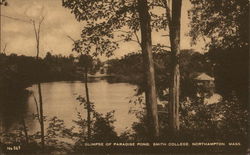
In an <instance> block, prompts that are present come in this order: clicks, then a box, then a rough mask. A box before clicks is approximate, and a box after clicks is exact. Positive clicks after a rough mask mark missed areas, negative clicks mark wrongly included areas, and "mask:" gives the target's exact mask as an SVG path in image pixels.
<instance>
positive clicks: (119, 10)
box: [63, 0, 159, 137]
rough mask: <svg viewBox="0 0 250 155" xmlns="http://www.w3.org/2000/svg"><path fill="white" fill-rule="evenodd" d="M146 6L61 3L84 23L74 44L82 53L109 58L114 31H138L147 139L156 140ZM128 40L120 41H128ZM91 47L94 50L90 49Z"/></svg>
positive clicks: (65, 0) (140, 3) (134, 3)
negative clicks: (91, 52) (141, 56)
mask: <svg viewBox="0 0 250 155" xmlns="http://www.w3.org/2000/svg"><path fill="white" fill-rule="evenodd" d="M147 3H148V2H147V1H141V0H138V1H130V2H129V1H118V2H113V1H88V0H85V1H82V3H79V2H78V1H76V0H73V1H70V0H63V5H64V6H65V7H67V8H70V9H71V10H72V12H73V13H74V14H75V16H76V19H77V20H79V21H85V22H86V23H87V24H86V27H85V28H84V30H83V31H82V39H81V40H80V41H79V42H78V44H81V45H82V46H81V48H80V49H81V50H83V51H84V50H87V51H91V49H92V51H94V54H95V55H97V54H104V53H105V54H106V55H108V56H109V55H110V54H112V53H113V51H114V50H115V49H116V48H117V47H118V44H117V42H116V41H114V40H113V39H114V32H115V31H116V30H118V31H121V30H122V29H123V28H126V29H128V28H129V30H130V31H132V34H133V33H136V32H137V31H138V30H141V39H142V43H141V45H142V52H143V57H144V58H143V60H144V61H143V64H144V66H145V71H144V72H145V75H146V77H145V78H146V80H145V86H146V91H145V94H146V98H147V99H146V102H147V104H146V105H147V107H148V108H147V114H148V116H149V117H148V118H150V119H149V121H148V122H149V123H148V124H149V126H148V130H149V132H150V133H149V135H150V136H149V137H157V136H158V135H159V125H158V116H157V102H156V101H157V100H156V90H155V82H154V80H155V77H154V65H153V60H152V58H153V57H152V47H151V46H152V43H151V27H150V15H149V8H148V5H147ZM138 13H139V14H138ZM139 26H141V27H139ZM129 34H131V33H129ZM129 38H130V37H128V38H127V39H125V40H124V41H126V40H127V41H129V40H131V39H129ZM137 39H138V37H137ZM137 41H138V40H137ZM93 47H95V48H94V49H93Z"/></svg>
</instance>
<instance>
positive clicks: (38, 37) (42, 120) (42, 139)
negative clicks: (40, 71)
mask: <svg viewBox="0 0 250 155" xmlns="http://www.w3.org/2000/svg"><path fill="white" fill-rule="evenodd" d="M34 28H35V27H34ZM38 31H40V30H38ZM35 33H36V45H37V46H36V50H37V51H36V52H37V55H36V60H37V62H38V59H39V52H40V48H39V45H40V44H39V42H40V35H39V33H37V32H36V31H35ZM37 87H38V95H39V103H40V127H41V144H42V151H44V144H45V142H44V119H43V98H42V90H41V83H40V82H38V83H37Z"/></svg>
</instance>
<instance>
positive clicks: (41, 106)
mask: <svg viewBox="0 0 250 155" xmlns="http://www.w3.org/2000/svg"><path fill="white" fill-rule="evenodd" d="M37 85H38V94H39V102H40V127H41V143H42V150H44V143H45V142H44V120H43V98H42V90H41V84H40V82H39V83H38V84H37Z"/></svg>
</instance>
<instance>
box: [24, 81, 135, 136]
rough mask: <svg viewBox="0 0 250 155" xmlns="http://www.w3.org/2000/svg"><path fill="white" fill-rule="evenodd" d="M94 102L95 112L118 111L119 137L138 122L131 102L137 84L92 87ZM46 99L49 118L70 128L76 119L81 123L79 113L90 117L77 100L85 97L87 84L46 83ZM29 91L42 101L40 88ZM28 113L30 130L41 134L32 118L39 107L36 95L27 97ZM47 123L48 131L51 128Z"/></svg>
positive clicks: (46, 114)
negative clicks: (78, 118)
mask: <svg viewBox="0 0 250 155" xmlns="http://www.w3.org/2000/svg"><path fill="white" fill-rule="evenodd" d="M88 85H89V94H90V101H91V102H94V106H95V110H96V111H97V112H99V113H102V114H104V115H105V114H106V113H107V112H110V111H112V110H115V113H114V117H115V119H116V121H115V123H114V126H115V131H116V132H117V133H118V134H119V133H121V132H122V131H124V130H125V129H126V128H130V127H131V125H132V123H133V122H136V121H137V119H136V117H135V115H134V114H129V109H130V108H131V107H132V106H134V105H133V104H132V103H129V100H130V99H131V98H132V97H133V96H134V95H135V89H136V88H137V87H136V86H135V85H131V84H128V83H108V82H107V81H106V80H98V81H95V82H90V83H89V84H88ZM41 87H42V96H43V103H44V107H43V109H44V115H45V116H46V119H47V120H49V119H50V118H52V117H54V116H56V117H58V118H59V119H62V120H64V122H65V125H66V127H71V126H74V125H75V124H74V123H73V122H72V120H77V112H80V113H81V114H82V117H84V118H86V110H85V109H84V108H83V105H80V104H79V101H77V100H76V98H77V97H78V96H79V95H81V96H82V97H85V87H84V83H83V82H81V81H74V82H68V81H61V82H48V83H42V84H41ZM27 90H29V91H30V92H32V93H33V94H34V96H36V98H37V100H38V91H37V90H38V89H37V85H32V86H31V87H28V88H27ZM26 106H27V107H26V110H25V113H26V114H25V116H24V117H25V120H26V124H27V126H28V127H29V131H31V132H35V131H39V128H40V126H39V124H38V122H37V121H36V120H34V119H33V118H32V114H36V111H37V110H36V104H35V101H34V97H33V95H30V96H29V97H28V98H27V105H26ZM47 125H48V124H47V122H45V128H46V126H47Z"/></svg>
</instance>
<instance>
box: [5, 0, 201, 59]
mask: <svg viewBox="0 0 250 155" xmlns="http://www.w3.org/2000/svg"><path fill="white" fill-rule="evenodd" d="M8 3H9V5H8V6H7V7H1V15H2V16H1V47H2V49H3V48H4V47H5V46H6V50H5V51H6V53H7V54H9V53H16V54H18V55H28V56H35V55H36V52H35V49H36V42H35V33H34V30H33V25H32V24H31V23H29V22H27V21H29V20H30V19H35V20H36V21H38V20H39V19H40V16H41V15H43V16H45V20H44V22H43V23H42V27H41V41H40V43H41V46H40V51H41V54H40V56H41V57H44V56H45V55H46V52H51V53H53V54H62V55H66V56H68V55H69V54H72V53H73V52H72V47H73V46H72V44H73V42H72V41H71V40H70V39H69V38H68V37H67V35H69V36H71V37H72V38H74V39H79V38H80V34H81V29H82V28H83V25H84V23H83V22H78V21H77V20H76V19H75V17H74V15H73V14H71V12H70V10H69V9H66V8H64V7H62V2H61V0H8ZM190 7H191V4H190V2H189V0H183V5H182V18H181V49H190V48H192V49H194V50H196V51H199V52H201V53H203V52H205V50H204V49H203V45H204V44H203V43H198V44H197V45H195V46H191V45H190V38H189V37H188V36H187V33H188V32H189V27H188V23H189V19H188V15H187V11H188V9H190ZM6 16H8V17H13V18H16V19H15V20H14V19H10V18H6ZM17 19H20V20H17ZM165 34H167V32H166V33H165ZM152 36H153V44H154V43H157V42H159V43H164V44H165V45H166V44H169V43H168V41H167V40H168V38H166V36H165V37H164V36H162V35H159V33H155V32H153V34H152ZM138 49H139V46H138V44H137V43H135V42H126V43H121V45H120V48H119V49H117V50H116V51H115V55H114V57H117V58H119V57H121V56H123V55H125V54H127V53H129V52H133V51H137V50H138ZM101 59H105V58H104V57H101Z"/></svg>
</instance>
